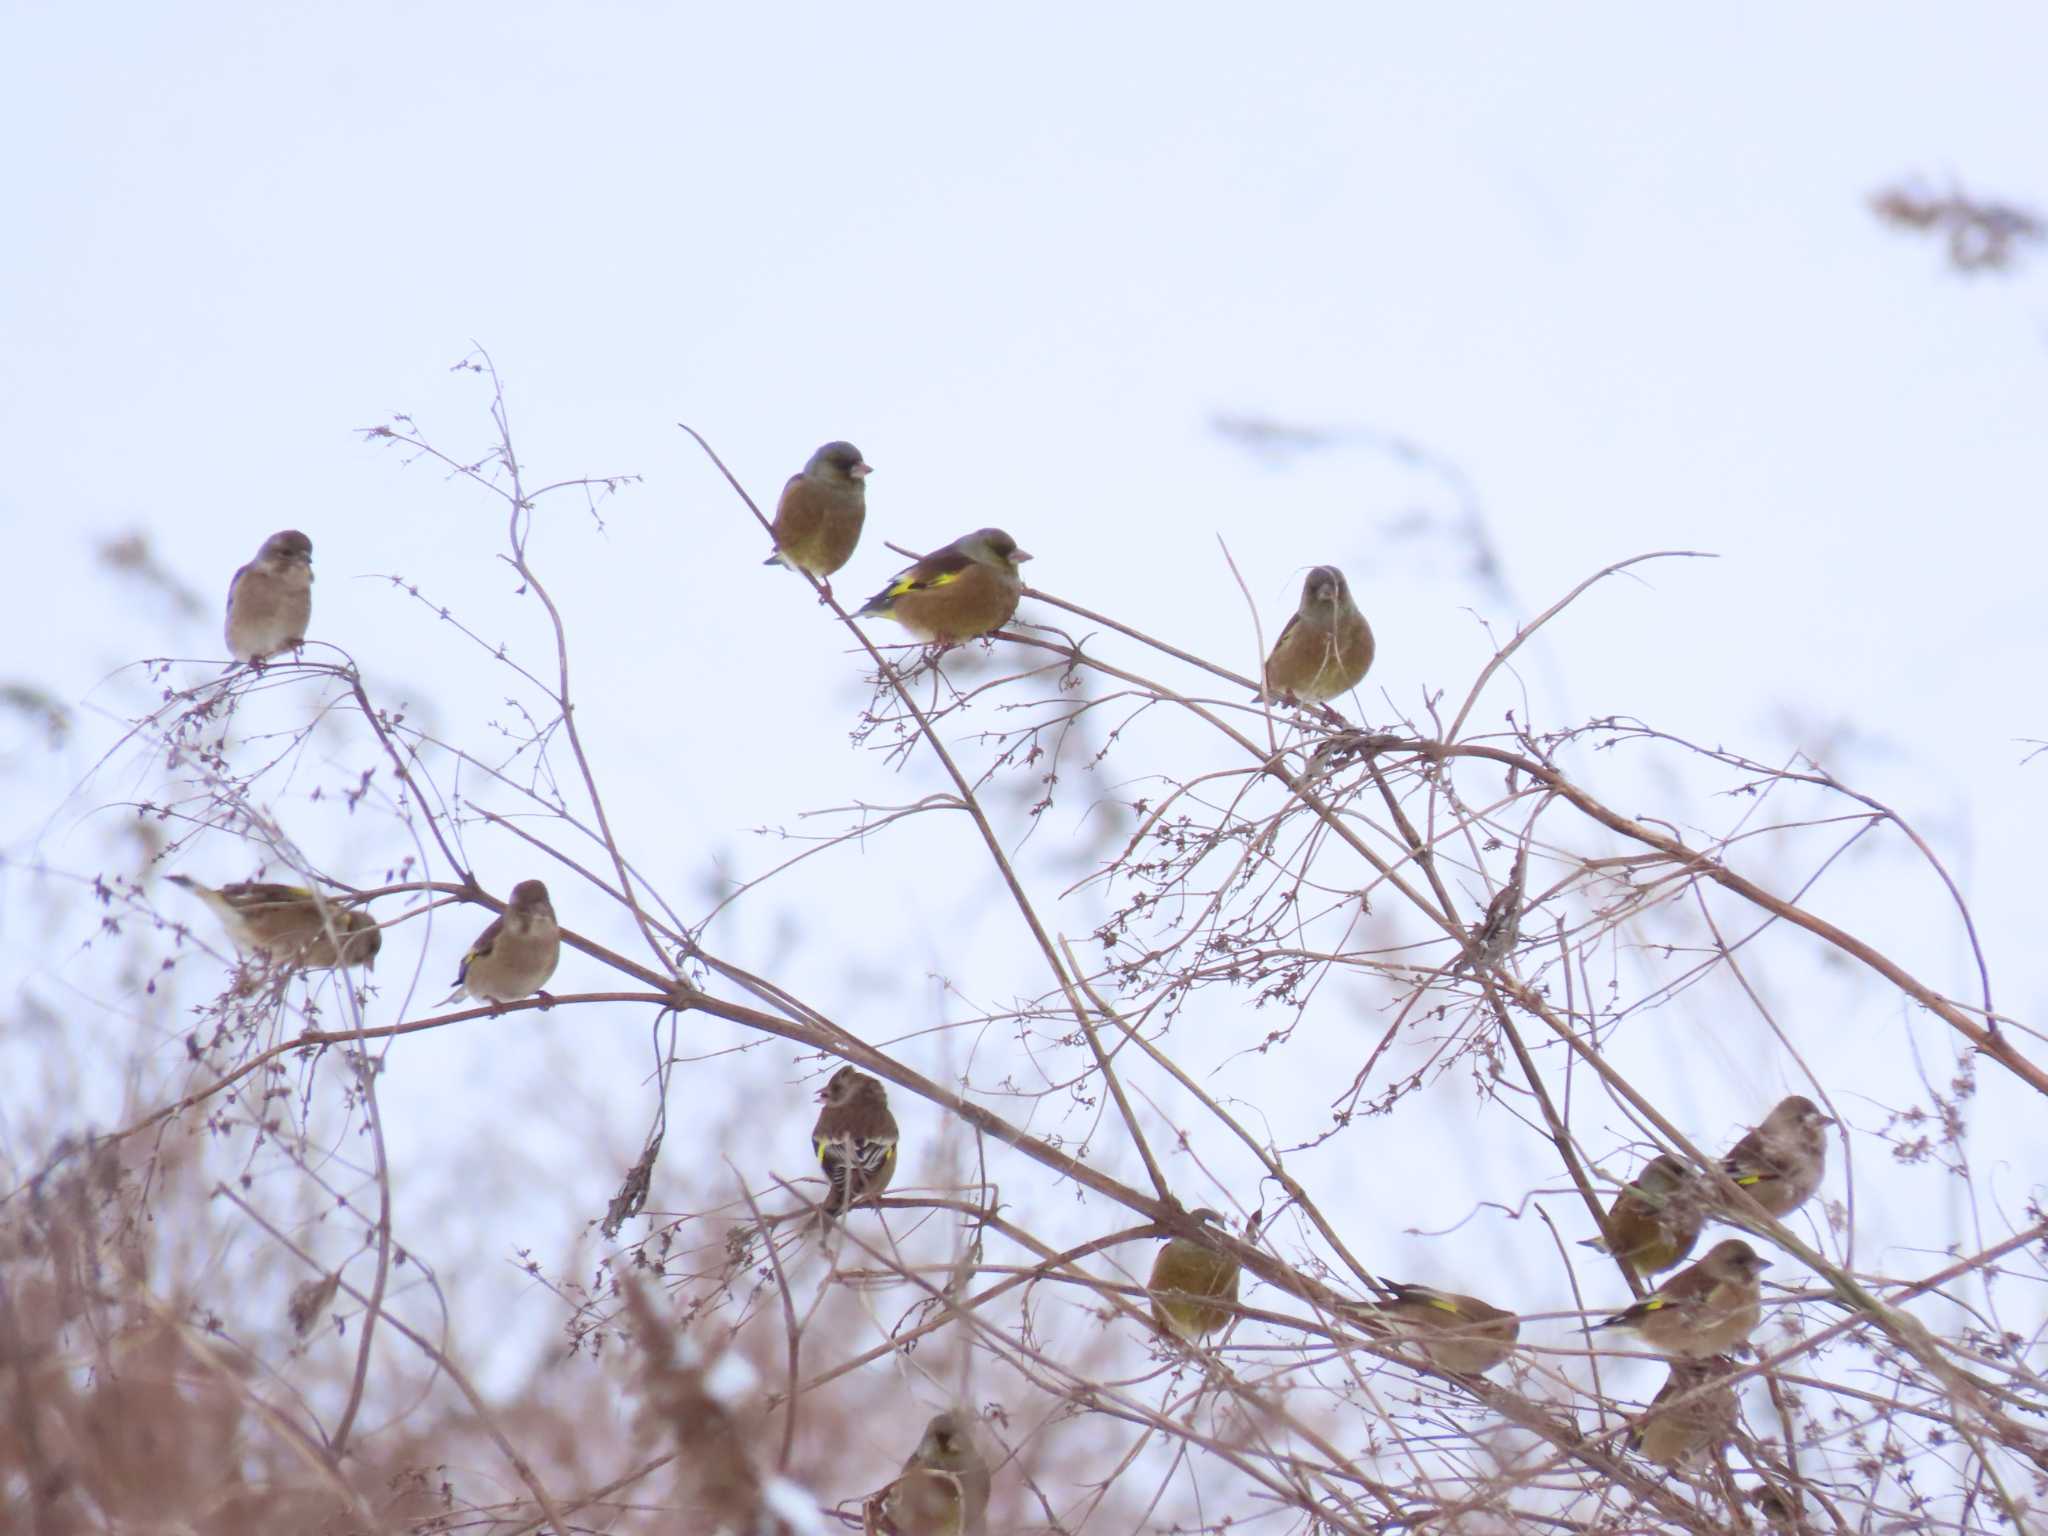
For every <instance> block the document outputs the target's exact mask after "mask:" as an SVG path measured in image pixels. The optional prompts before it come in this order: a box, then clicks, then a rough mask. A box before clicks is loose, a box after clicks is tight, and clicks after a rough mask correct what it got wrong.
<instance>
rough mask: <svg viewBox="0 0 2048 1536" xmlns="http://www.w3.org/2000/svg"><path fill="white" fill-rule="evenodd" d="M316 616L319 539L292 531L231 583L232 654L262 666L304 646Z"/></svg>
mask: <svg viewBox="0 0 2048 1536" xmlns="http://www.w3.org/2000/svg"><path fill="white" fill-rule="evenodd" d="M312 618H313V541H312V540H311V539H309V538H307V537H306V536H305V535H304V534H303V533H301V532H299V530H298V529H296V528H286V529H284V530H283V531H282V532H279V533H273V534H272V535H271V536H270V537H269V538H267V539H265V540H264V541H263V547H262V548H261V549H259V550H257V551H256V558H255V559H254V560H251V561H250V562H249V563H248V564H247V565H245V566H243V567H242V568H241V569H240V570H238V571H236V572H235V574H234V575H233V576H232V577H231V578H229V580H228V619H227V627H226V635H227V642H228V654H229V655H230V656H232V657H234V658H235V660H237V661H256V662H260V661H262V660H264V659H265V658H266V657H270V656H275V655H277V653H278V652H280V651H288V650H291V649H292V648H293V647H294V646H300V645H304V644H305V643H306V626H307V625H308V624H309V623H311V622H312Z"/></svg>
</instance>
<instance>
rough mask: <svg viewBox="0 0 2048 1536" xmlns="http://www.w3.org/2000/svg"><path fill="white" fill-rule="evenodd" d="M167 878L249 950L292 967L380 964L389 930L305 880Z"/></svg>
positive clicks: (372, 966) (237, 944) (369, 966)
mask: <svg viewBox="0 0 2048 1536" xmlns="http://www.w3.org/2000/svg"><path fill="white" fill-rule="evenodd" d="M166 878H168V879H169V880H170V882H171V884H173V885H181V886H183V887H184V888H185V889H186V890H188V891H190V892H191V893H192V894H193V895H194V896H197V897H198V898H199V899H200V900H201V901H203V902H205V903H206V904H207V905H208V906H209V907H211V908H212V909H213V912H214V915H215V916H216V917H218V918H219V919H220V920H221V924H222V926H223V927H225V928H226V929H227V931H228V937H229V938H230V939H232V940H233V941H234V944H235V948H237V949H239V950H241V951H242V952H243V953H244V954H256V953H260V954H264V955H268V956H269V957H270V962H271V964H273V965H276V966H279V967H282V968H284V969H286V970H306V971H326V970H332V969H334V968H335V967H336V966H342V967H347V966H352V965H360V966H362V967H364V968H365V969H368V970H374V969H375V968H376V965H377V951H378V950H379V949H381V948H383V945H384V932H383V930H382V929H380V928H379V927H378V926H377V920H376V919H375V918H373V917H371V916H370V914H369V913H367V912H365V911H362V910H361V909H360V908H356V907H343V906H341V905H339V904H338V903H336V902H333V901H330V900H328V899H327V898H326V897H324V896H321V895H319V894H318V893H317V892H314V891H309V890H307V889H306V888H305V887H304V886H302V885H273V884H272V883H270V882H269V881H267V880H245V881H241V882H239V883H238V884H235V885H223V886H221V887H219V888H218V889H216V888H215V887H213V886H210V885H201V884H200V883H199V882H198V881H197V880H193V879H191V878H189V877H188V876H185V875H170V876H167V877H166Z"/></svg>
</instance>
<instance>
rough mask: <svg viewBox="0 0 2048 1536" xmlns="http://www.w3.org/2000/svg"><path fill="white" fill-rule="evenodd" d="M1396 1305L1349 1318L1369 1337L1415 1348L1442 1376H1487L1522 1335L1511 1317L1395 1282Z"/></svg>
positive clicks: (1354, 1312)
mask: <svg viewBox="0 0 2048 1536" xmlns="http://www.w3.org/2000/svg"><path fill="white" fill-rule="evenodd" d="M1387 1285H1388V1288H1389V1289H1390V1290H1392V1291H1393V1293H1394V1296H1393V1299H1392V1300H1391V1301H1382V1302H1376V1303H1374V1304H1373V1305H1371V1306H1349V1307H1346V1308H1344V1314H1345V1316H1347V1317H1349V1318H1350V1319H1352V1320H1353V1321H1354V1322H1356V1323H1358V1324H1359V1325H1360V1326H1361V1327H1363V1328H1365V1329H1366V1330H1368V1331H1369V1332H1372V1333H1377V1334H1380V1335H1382V1336H1384V1337H1387V1338H1390V1339H1399V1340H1402V1341H1404V1342H1408V1343H1412V1344H1413V1345H1414V1346H1415V1348H1416V1349H1417V1350H1419V1351H1420V1352H1421V1354H1422V1357H1423V1358H1424V1359H1425V1360H1427V1361H1428V1362H1429V1363H1430V1364H1431V1365H1433V1366H1435V1367H1436V1368H1437V1369H1438V1370H1440V1371H1451V1372H1453V1373H1455V1374H1457V1375H1460V1376H1483V1375H1485V1374H1486V1373H1487V1372H1488V1371H1490V1370H1492V1369H1493V1368H1494V1367H1495V1366H1497V1365H1499V1364H1500V1363H1501V1362H1502V1361H1503V1360H1505V1359H1507V1357H1508V1356H1509V1355H1510V1354H1512V1353H1514V1348H1515V1340H1516V1339H1517V1338H1518V1337H1520V1335H1521V1332H1522V1325H1521V1321H1520V1320H1519V1319H1518V1318H1517V1317H1516V1316H1515V1314H1514V1313H1512V1312H1503V1311H1502V1310H1501V1309H1500V1308H1499V1307H1496V1306H1491V1305H1489V1304H1488V1303H1486V1302H1483V1301H1481V1300H1480V1299H1479V1298H1478V1297H1477V1296H1459V1295H1456V1294H1454V1293H1453V1292H1450V1291H1438V1290H1433V1289H1431V1288H1430V1287H1429V1286H1426V1285H1404V1284H1402V1283H1401V1282H1400V1281H1397V1280H1390V1281H1388V1282H1387Z"/></svg>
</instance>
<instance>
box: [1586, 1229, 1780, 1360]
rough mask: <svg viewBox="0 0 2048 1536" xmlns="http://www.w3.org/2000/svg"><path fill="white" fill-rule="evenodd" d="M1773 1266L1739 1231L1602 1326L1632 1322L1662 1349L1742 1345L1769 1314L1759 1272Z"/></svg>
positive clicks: (1682, 1353)
mask: <svg viewBox="0 0 2048 1536" xmlns="http://www.w3.org/2000/svg"><path fill="white" fill-rule="evenodd" d="M1770 1267H1771V1265H1770V1261H1769V1260H1768V1259H1760V1258H1758V1257H1757V1255H1756V1250H1755V1249H1753V1248H1751V1247H1750V1246H1749V1244H1747V1243H1745V1242H1744V1241H1742V1239H1741V1238H1739V1237H1731V1238H1729V1239H1727V1241H1725V1242H1719V1243H1716V1244H1714V1246H1713V1247H1711V1248H1709V1249H1708V1250H1707V1256H1706V1257H1705V1258H1703V1259H1701V1260H1700V1261H1699V1262H1698V1263H1696V1264H1694V1265H1692V1266H1691V1267H1690V1268H1687V1269H1682V1270H1680V1271H1679V1272H1678V1273H1677V1274H1676V1275H1675V1276H1673V1277H1672V1278H1671V1279H1670V1280H1668V1281H1666V1282H1665V1284H1664V1285H1662V1286H1661V1287H1659V1288H1658V1289H1657V1290H1656V1291H1655V1292H1654V1293H1652V1294H1651V1295H1648V1296H1645V1297H1644V1298H1643V1299H1642V1300H1641V1301H1639V1302H1637V1303H1636V1304H1635V1305H1634V1306H1632V1307H1630V1308H1628V1309H1627V1310H1626V1311H1622V1312H1617V1313H1615V1314H1614V1316H1612V1317H1610V1318H1608V1319H1607V1320H1606V1321H1605V1322H1602V1323H1598V1324H1596V1325H1595V1327H1596V1328H1631V1329H1634V1330H1635V1332H1636V1333H1637V1334H1638V1335H1640V1336H1641V1338H1642V1340H1643V1342H1644V1343H1645V1344H1647V1345H1649V1346H1650V1348H1652V1349H1654V1350H1655V1351H1656V1352H1657V1353H1658V1354H1660V1355H1669V1356H1674V1357H1679V1358H1683V1359H1688V1360H1705V1359H1707V1358H1709V1357H1710V1356H1713V1355H1722V1354H1726V1353H1728V1352H1729V1351H1730V1350H1734V1349H1739V1348H1741V1347H1742V1345H1743V1344H1745V1343H1747V1342H1748V1340H1749V1336H1750V1335H1751V1334H1752V1333H1754V1332H1756V1329H1757V1325H1758V1324H1759V1323H1761V1322H1762V1321H1763V1319H1764V1310H1763V1287H1762V1286H1761V1285H1760V1284H1759V1283H1758V1282H1757V1276H1758V1275H1760V1274H1761V1273H1762V1272H1763V1271H1765V1270H1767V1269H1769V1268H1770Z"/></svg>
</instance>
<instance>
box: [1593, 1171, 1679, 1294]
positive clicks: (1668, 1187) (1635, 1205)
mask: <svg viewBox="0 0 2048 1536" xmlns="http://www.w3.org/2000/svg"><path fill="white" fill-rule="evenodd" d="M1705 1207H1706V1191H1705V1190H1704V1189H1703V1188H1702V1187H1701V1184H1700V1181H1699V1180H1698V1179H1697V1178H1695V1177H1694V1176H1693V1171H1692V1169H1690V1168H1688V1167H1687V1166H1686V1165H1685V1164H1684V1163H1682V1162H1680V1161H1679V1160H1678V1159H1677V1158H1675V1157H1673V1156H1671V1155H1670V1154H1669V1153H1659V1154H1658V1155H1657V1156H1656V1157H1653V1158H1651V1159H1650V1161H1649V1162H1648V1163H1646V1164H1644V1166H1643V1171H1642V1172H1641V1173H1639V1174H1637V1175H1636V1176H1635V1177H1634V1178H1633V1179H1631V1180H1630V1181H1629V1183H1628V1185H1627V1187H1626V1188H1624V1189H1623V1190H1622V1192H1621V1193H1620V1194H1618V1195H1616V1196H1615V1197H1614V1204H1613V1206H1612V1207H1610V1208H1609V1210H1608V1212H1607V1227H1608V1230H1609V1231H1610V1232H1612V1233H1613V1234H1614V1240H1615V1242H1616V1243H1617V1244H1618V1245H1619V1247H1620V1251H1619V1252H1617V1253H1616V1254H1615V1257H1616V1258H1618V1259H1621V1260H1622V1261H1623V1262H1625V1263H1626V1264H1627V1265H1628V1266H1629V1267H1630V1268H1631V1269H1633V1270H1634V1271H1635V1272H1636V1273H1637V1274H1639V1275H1642V1276H1645V1277H1648V1276H1650V1275H1655V1274H1661V1273H1663V1272H1664V1271H1665V1270H1667V1269H1669V1268H1671V1267H1672V1266H1673V1265H1674V1264H1681V1263H1683V1262H1684V1261H1685V1258H1686V1256H1687V1255H1688V1254H1690V1253H1691V1252H1692V1248H1693V1244H1694V1243H1696V1242H1698V1241H1699V1239H1700V1228H1701V1227H1702V1226H1703V1225H1705V1223H1706V1219H1707V1216H1706V1208H1705ZM1583 1246H1584V1247H1587V1248H1595V1249H1598V1250H1599V1251H1600V1252H1601V1253H1606V1252H1608V1251H1609V1250H1608V1247H1607V1241H1606V1239H1605V1238H1599V1237H1589V1238H1586V1239H1585V1240H1584V1243H1583Z"/></svg>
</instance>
